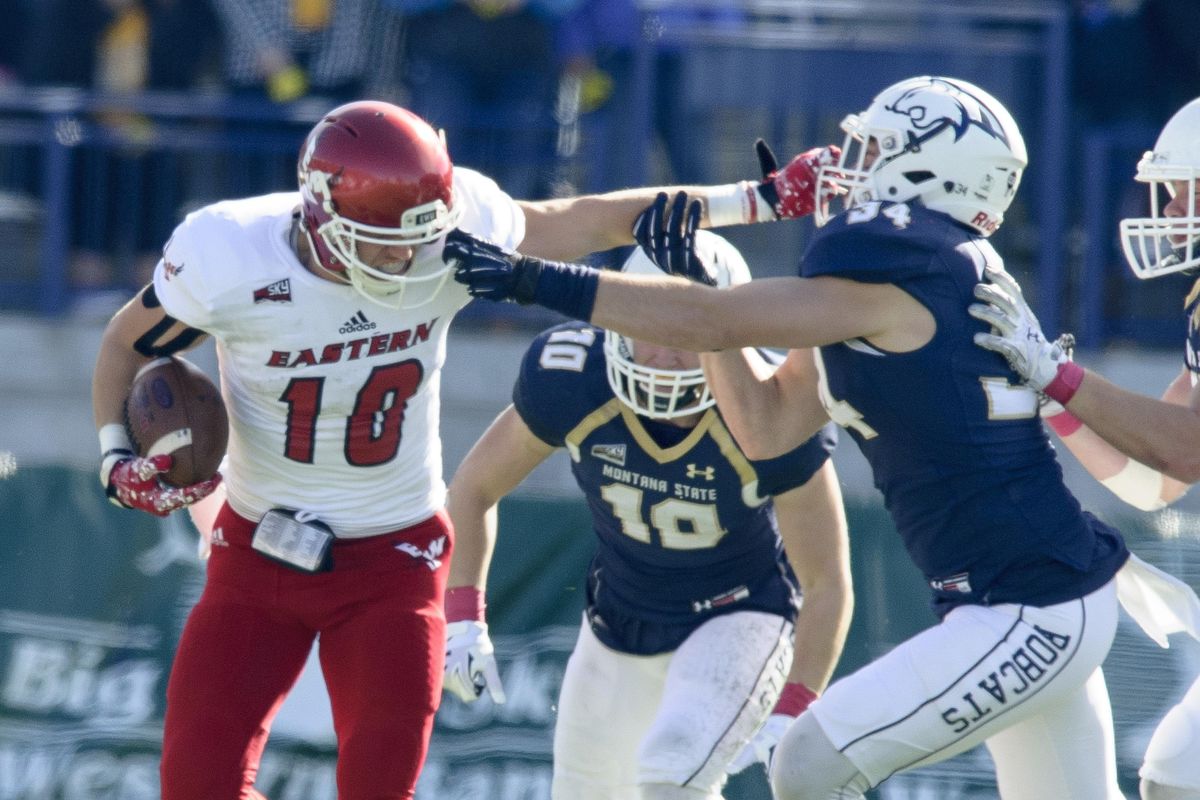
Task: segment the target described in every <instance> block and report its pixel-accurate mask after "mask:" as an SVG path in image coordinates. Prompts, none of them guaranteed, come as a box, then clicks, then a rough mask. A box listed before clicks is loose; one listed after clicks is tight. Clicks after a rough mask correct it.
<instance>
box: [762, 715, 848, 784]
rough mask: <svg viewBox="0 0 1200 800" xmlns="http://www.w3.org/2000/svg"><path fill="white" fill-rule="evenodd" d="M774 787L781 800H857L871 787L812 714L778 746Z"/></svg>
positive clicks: (773, 779) (773, 767)
mask: <svg viewBox="0 0 1200 800" xmlns="http://www.w3.org/2000/svg"><path fill="white" fill-rule="evenodd" d="M771 788H772V790H773V791H774V793H775V797H776V798H778V800H857V798H861V797H862V792H863V791H865V790H866V789H867V788H869V787H868V786H867V785H866V779H865V778H864V777H863V776H862V774H861V773H859V771H858V768H857V767H855V766H854V764H853V763H851V761H850V759H848V758H846V757H845V756H844V755H842V754H841V753H840V752H838V750H837V748H835V747H834V746H833V744H832V743H831V742H830V741H829V739H828V738H826V736H825V732H824V731H822V730H821V727H820V726H819V725H818V724H817V721H816V720H815V719H814V718H813V716H812V714H805V715H803V716H801V717H800V719H798V720H797V721H796V723H795V724H794V725H792V727H791V728H789V729H788V731H787V733H785V734H784V735H783V738H782V739H780V741H779V744H778V746H776V748H775V754H774V757H773V758H772V759H771Z"/></svg>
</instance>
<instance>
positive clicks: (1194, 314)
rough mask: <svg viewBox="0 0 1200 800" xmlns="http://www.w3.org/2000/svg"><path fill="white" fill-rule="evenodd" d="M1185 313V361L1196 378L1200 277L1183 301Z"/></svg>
mask: <svg viewBox="0 0 1200 800" xmlns="http://www.w3.org/2000/svg"><path fill="white" fill-rule="evenodd" d="M1183 314H1184V316H1185V317H1187V342H1186V343H1185V345H1184V351H1183V363H1184V365H1185V366H1186V367H1187V369H1188V372H1190V373H1192V379H1193V380H1195V378H1196V376H1197V375H1200V279H1197V280H1196V282H1195V283H1193V284H1192V288H1191V291H1189V292H1188V294H1187V298H1186V299H1185V300H1184V301H1183Z"/></svg>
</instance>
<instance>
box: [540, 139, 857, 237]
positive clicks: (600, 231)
mask: <svg viewBox="0 0 1200 800" xmlns="http://www.w3.org/2000/svg"><path fill="white" fill-rule="evenodd" d="M755 150H756V153H757V157H758V162H759V168H760V170H761V171H762V177H761V178H760V179H758V180H744V181H738V182H737V183H732V184H725V185H719V186H669V187H668V186H656V187H647V188H642V189H623V190H621V191H616V192H608V193H606V194H595V195H584V196H582V197H572V198H561V199H555V200H542V201H537V202H530V201H522V202H519V205H520V206H521V208H522V210H523V211H524V212H525V226H526V227H525V239H524V241H523V242H522V243H521V250H522V251H523V252H525V253H528V254H529V255H532V256H537V257H539V258H552V259H574V258H579V257H581V256H583V255H585V254H587V253H591V252H595V251H599V250H608V249H610V248H613V247H618V246H620V245H624V244H629V243H631V242H632V241H633V238H632V236H631V234H630V230H631V228H632V226H633V221H634V218H635V217H637V215H638V214H639V213H640V212H641V211H642V209H644V208H645V207H646V206H647V205H649V204H650V203H651V202H652V201H653V200H654V198H655V195H657V194H658V193H660V192H666V193H667V194H669V195H675V194H676V193H677V192H680V191H682V192H686V193H687V194H688V195H690V196H692V197H695V198H698V199H699V200H701V201H702V203H703V214H702V224H703V225H705V226H706V227H712V228H717V227H723V226H726V225H746V224H752V223H756V222H772V221H775V220H778V219H798V218H800V217H806V216H808V215H809V214H811V213H812V212H813V209H814V208H815V207H816V204H817V202H818V198H817V176H818V174H819V172H820V170H821V168H822V167H825V166H829V165H831V164H834V163H836V162H837V160H838V157H839V155H840V151H839V149H838V148H837V147H835V146H832V145H830V146H828V147H816V148H813V149H811V150H808V151H806V152H804V153H801V154H800V155H798V156H796V157H794V158H792V159H791V160H790V161H789V162H788V163H787V164H785V165H784V166H783V168H780V167H779V165H778V163H777V162H776V160H775V155H774V154H773V153H772V152H771V149H770V148H769V147H767V145H766V143H765V142H763V141H762V140H761V139H759V140H758V141H757V142H756V143H755Z"/></svg>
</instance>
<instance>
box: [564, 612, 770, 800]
mask: <svg viewBox="0 0 1200 800" xmlns="http://www.w3.org/2000/svg"><path fill="white" fill-rule="evenodd" d="M791 662H792V625H791V623H789V622H788V621H787V620H785V619H784V618H783V617H779V616H775V615H773V614H766V613H762V612H758V611H740V612H735V613H731V614H725V615H722V616H719V617H714V618H713V619H711V620H709V621H708V622H706V623H704V624H703V625H702V626H700V627H699V628H697V629H696V631H695V632H694V633H692V635H691V636H689V637H688V639H687V640H686V641H685V642H684V643H683V644H682V645H681V646H680V647H679V649H677V650H676V651H675V652H673V653H663V654H660V655H654V656H636V655H630V654H628V653H620V652H617V651H615V650H611V649H609V648H607V647H605V646H604V645H603V644H601V643H600V642H599V640H597V639H596V636H595V634H593V633H592V630H591V627H590V626H589V625H588V623H587V620H586V619H585V620H584V622H583V625H582V627H581V628H580V631H579V639H578V641H577V642H576V644H575V650H574V651H573V652H572V653H571V658H570V660H569V661H568V662H567V670H566V674H565V675H564V676H563V684H562V692H561V694H560V695H559V700H558V722H557V725H556V726H555V729H554V781H553V788H552V790H551V796H552V798H554V800H643V798H644V797H645V795H644V794H643V790H642V788H640V787H645V786H647V785H648V784H670V785H674V786H680V787H685V788H687V789H692V790H694V791H695V792H696V797H705V798H709V799H710V800H719V798H720V797H721V787H722V786H723V785H724V784H725V768H726V767H727V766H728V765H729V762H730V761H732V760H733V758H734V756H736V755H737V754H738V753H739V752H740V751H741V749H742V748H743V747H744V746H745V745H746V743H747V742H748V741H749V740H750V738H751V737H752V736H753V735H754V733H755V732H756V731H757V730H758V729H759V727H760V726H761V725H762V723H763V722H764V721H765V720H766V718H767V716H768V715H769V714H770V712H771V709H772V708H773V707H774V705H775V701H776V700H777V699H778V697H779V692H780V691H781V690H782V688H783V684H784V681H785V679H786V677H787V673H788V670H789V668H790V666H791Z"/></svg>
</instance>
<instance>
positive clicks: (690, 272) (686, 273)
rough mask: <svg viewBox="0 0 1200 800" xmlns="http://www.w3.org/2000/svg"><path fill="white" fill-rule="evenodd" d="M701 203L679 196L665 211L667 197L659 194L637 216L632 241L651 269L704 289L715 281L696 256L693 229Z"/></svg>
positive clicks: (664, 193)
mask: <svg viewBox="0 0 1200 800" xmlns="http://www.w3.org/2000/svg"><path fill="white" fill-rule="evenodd" d="M700 212H701V208H700V201H699V200H691V201H689V199H688V196H687V194H686V193H685V192H679V193H678V194H676V195H675V199H674V201H672V202H671V208H670V211H668V210H667V193H666V192H659V193H658V196H657V197H656V198H654V202H653V203H651V204H650V205H648V206H647V207H646V208H645V209H644V210H643V211H642V213H641V214H638V217H637V219H636V220H634V223H633V238H634V239H636V240H637V243H638V245H639V246H640V247H641V248H642V250H643V251H645V253H646V256H647V257H648V258H649V259H650V260H651V261H652V262H654V265H655V266H657V267H658V268H659V269H661V270H662V271H663V272H666V273H667V274H669V275H679V276H681V277H684V278H687V279H689V280H692V281H695V282H696V283H703V284H705V285H706V286H716V284H717V281H716V278H714V277H713V276H712V275H711V274H709V271H708V269H707V268H706V267H705V265H704V261H703V260H702V259H701V258H700V257H699V256H697V255H696V229H697V228H698V227H700Z"/></svg>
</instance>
